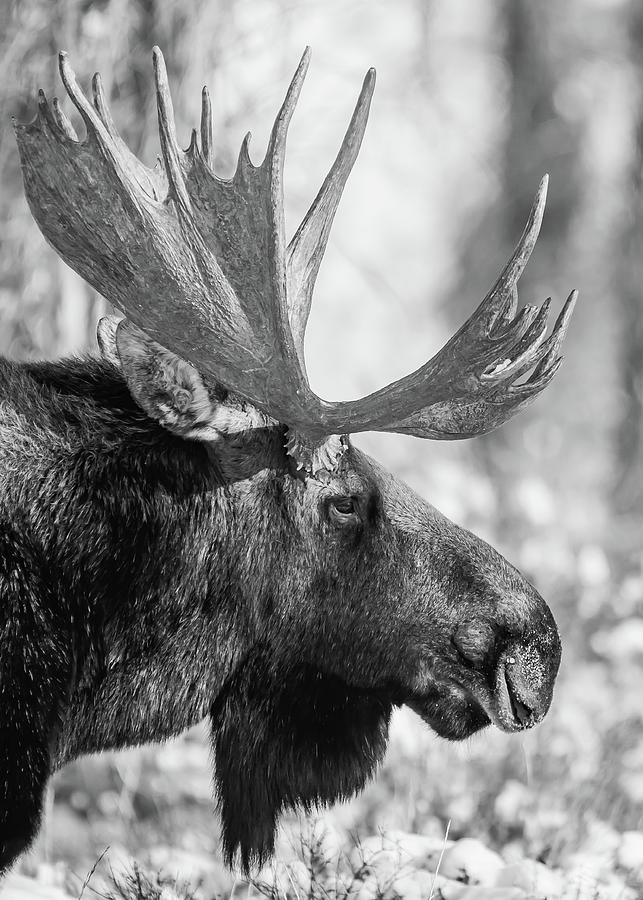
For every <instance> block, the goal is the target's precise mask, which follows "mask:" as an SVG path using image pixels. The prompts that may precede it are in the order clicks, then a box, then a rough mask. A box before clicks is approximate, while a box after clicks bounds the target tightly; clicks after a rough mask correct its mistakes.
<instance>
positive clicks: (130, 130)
mask: <svg viewBox="0 0 643 900" xmlns="http://www.w3.org/2000/svg"><path fill="white" fill-rule="evenodd" d="M308 43H309V44H311V45H312V46H313V51H314V52H313V64H312V67H311V71H310V73H309V76H308V79H307V83H306V86H305V87H304V91H303V94H302V97H301V99H300V102H299V106H298V109H297V112H296V114H295V117H294V120H293V123H292V127H291V132H290V137H289V152H288V157H287V164H286V176H285V177H286V200H287V217H288V218H287V223H288V226H289V231H290V232H291V233H292V231H293V230H294V228H295V227H296V225H297V224H298V222H299V221H300V220H301V218H302V216H303V214H304V213H305V210H306V209H307V206H308V204H309V203H310V201H311V200H312V198H313V197H314V195H315V193H316V191H317V189H318V187H319V185H320V184H321V181H322V179H323V177H324V175H325V172H326V170H327V168H328V167H329V165H330V163H331V162H332V160H333V158H334V155H335V152H336V150H337V148H338V146H339V143H340V140H341V137H342V135H343V132H344V129H345V127H346V124H347V122H348V119H349V117H350V113H351V110H352V105H353V103H354V102H355V99H356V97H357V94H358V91H359V87H360V85H361V80H362V77H363V74H364V72H365V71H366V69H367V68H368V67H369V66H371V65H373V66H376V67H377V69H378V87H377V90H376V94H375V100H374V105H373V109H372V113H371V120H370V124H369V128H368V129H367V133H366V138H365V141H364V144H363V148H362V151H361V154H360V158H359V161H358V163H357V165H356V167H355V171H354V172H353V174H352V175H351V178H350V180H349V183H348V187H347V189H346V192H345V196H344V199H343V201H342V204H341V206H340V210H339V213H338V216H337V220H336V224H335V226H334V230H333V235H332V237H331V241H330V245H329V249H328V252H327V255H326V258H325V262H324V265H323V267H322V271H321V274H320V278H319V281H318V287H317V290H316V299H315V304H314V306H313V312H312V315H311V321H310V324H309V328H308V340H307V359H308V369H309V375H310V378H311V382H312V386H313V388H314V389H315V390H316V391H317V392H318V393H319V394H321V396H324V397H327V398H328V399H342V398H348V397H353V396H358V395H363V394H365V393H367V392H369V391H371V390H374V389H376V388H377V387H379V386H381V385H383V384H385V383H387V382H390V381H392V380H393V379H395V378H397V377H399V376H401V375H403V374H405V373H407V372H409V371H411V370H412V369H413V368H415V367H416V366H418V365H420V364H421V363H422V362H424V361H425V360H426V359H427V358H428V357H429V355H432V353H433V352H435V351H436V350H437V349H438V348H439V347H440V346H441V344H442V343H443V342H444V340H445V339H446V338H447V337H448V336H449V334H450V333H451V332H452V331H453V330H455V328H456V327H458V326H459V325H460V324H461V323H462V321H463V320H464V319H465V318H466V317H467V316H468V315H469V314H470V312H471V311H472V310H473V309H474V307H475V306H476V305H477V304H478V302H479V301H480V300H481V299H482V297H483V295H484V294H485V293H486V291H487V289H488V288H489V286H490V285H491V284H492V283H493V281H494V280H495V278H496V276H497V274H498V272H499V271H500V269H501V267H502V265H503V264H504V262H505V260H506V259H507V258H508V256H509V254H510V252H511V250H512V248H513V246H514V244H515V242H516V241H517V239H518V236H519V234H520V232H521V230H522V227H523V224H524V222H525V219H526V216H527V213H528V210H529V206H530V203H531V199H532V197H533V194H534V193H535V191H536V188H537V185H538V182H539V180H540V178H541V176H542V175H543V174H544V173H545V172H549V173H550V176H551V180H550V192H549V202H548V209H547V213H546V215H545V221H544V225H543V229H542V233H541V237H540V239H539V243H538V245H537V248H536V251H535V253H534V256H533V258H532V261H531V262H530V264H529V267H528V269H527V271H526V273H525V275H524V276H523V279H522V281H521V285H520V287H521V298H522V301H523V302H530V303H531V302H541V301H542V300H543V299H544V298H545V297H546V296H548V295H552V296H553V297H554V300H555V303H556V304H558V305H559V306H560V305H561V304H562V301H563V300H564V298H565V296H566V295H567V294H568V292H569V291H570V290H571V289H572V288H578V289H579V290H580V294H581V297H580V302H579V305H578V307H577V311H576V313H575V316H574V319H573V321H572V325H571V328H570V334H569V337H568V340H567V344H566V359H565V363H564V365H563V367H562V369H561V371H560V373H559V374H558V375H557V377H556V379H555V381H554V382H553V384H552V386H551V387H550V388H549V389H548V390H547V391H546V393H545V394H544V396H543V397H541V398H540V399H539V400H538V401H537V402H536V403H535V404H534V406H533V407H532V408H531V409H530V410H529V411H528V412H527V413H524V414H522V415H520V416H518V417H517V418H516V419H514V420H512V421H511V422H510V423H509V424H508V425H507V426H505V427H504V428H503V429H501V430H500V431H499V432H497V433H495V434H492V435H490V436H488V437H485V438H481V439H478V440H475V441H472V442H468V443H462V444H447V443H445V444H430V443H428V442H423V441H419V440H416V439H413V438H402V437H399V436H382V435H366V436H364V437H360V438H359V439H358V441H357V443H358V444H359V445H360V446H362V447H364V448H366V449H367V450H368V451H369V452H371V453H373V454H374V455H375V456H377V457H378V458H379V459H380V460H381V461H382V462H383V463H384V464H385V465H387V466H388V467H389V468H391V469H392V470H393V471H394V472H395V473H396V474H398V475H400V476H402V477H403V478H405V479H406V480H407V481H408V482H409V483H410V484H412V485H413V486H414V487H415V488H416V489H417V490H418V491H419V492H420V493H421V494H422V495H423V496H425V497H427V498H428V499H430V500H431V502H433V503H434V504H435V505H436V506H438V507H439V508H440V509H441V510H442V511H443V512H444V513H446V514H447V515H449V516H450V517H451V518H453V519H455V520H456V521H458V522H459V523H461V524H464V525H466V526H467V527H470V528H471V529H472V530H474V531H476V532H477V533H479V534H481V535H482V536H484V537H485V538H486V539H488V540H489V541H490V542H492V543H493V544H494V545H495V546H497V547H498V548H499V549H500V550H501V551H502V552H503V553H504V554H505V555H506V556H508V558H509V559H510V560H511V561H512V562H514V563H515V564H517V565H518V566H519V567H520V568H522V570H523V571H524V572H525V573H526V574H527V575H528V577H529V578H530V579H531V580H532V581H533V582H534V583H535V584H536V585H537V586H538V588H539V590H540V591H541V593H543V595H544V596H545V597H546V598H547V600H548V602H549V603H550V605H551V606H552V609H553V610H554V613H555V615H556V617H557V619H558V621H559V623H560V626H561V631H562V633H563V641H564V647H565V653H564V660H563V665H562V669H561V676H560V683H559V688H558V690H557V694H556V697H555V702H554V706H553V708H552V712H551V713H550V715H549V717H548V719H547V721H546V722H545V723H544V724H543V725H542V726H541V727H540V728H539V729H537V730H536V732H534V733H530V734H528V735H525V736H524V737H520V738H508V737H507V736H506V735H500V734H497V733H491V732H490V733H488V734H484V735H482V736H480V737H477V738H476V739H475V740H472V741H471V742H469V743H468V744H467V745H466V746H464V747H462V746H459V747H452V746H447V745H445V744H443V743H442V742H440V741H438V740H437V739H436V738H434V737H433V736H432V735H430V734H429V733H428V732H427V731H426V729H424V728H422V727H420V726H419V724H418V723H416V722H415V720H414V719H413V717H412V716H410V715H406V714H400V715H399V716H398V717H397V719H396V721H395V725H394V729H393V740H392V747H391V751H390V753H389V757H388V762H387V765H386V767H385V769H384V771H383V773H382V774H381V776H380V778H379V780H378V781H377V782H376V783H375V784H374V785H372V786H371V787H370V788H369V790H368V791H367V792H366V793H365V794H364V795H363V796H362V797H361V798H359V799H358V800H356V801H355V802H354V803H352V804H348V805H346V806H345V807H342V808H339V809H336V810H334V811H333V812H332V813H331V814H330V816H329V818H328V820H327V821H329V822H331V823H333V827H335V828H336V829H338V832H339V833H341V834H344V833H345V832H346V831H347V830H350V829H353V830H354V831H356V832H359V833H362V834H367V833H373V831H375V830H377V829H378V828H380V827H381V828H394V829H395V828H400V829H404V830H407V831H411V830H413V831H417V832H422V833H427V834H428V833H430V832H432V831H435V832H436V833H442V832H443V830H444V828H445V824H446V822H447V821H448V820H450V821H451V826H450V827H451V836H456V837H457V836H460V835H465V834H468V835H472V836H477V837H481V838H482V839H483V840H484V841H485V842H487V843H488V844H490V845H491V846H494V847H496V848H502V849H503V852H504V853H505V855H509V856H511V854H512V853H514V854H520V853H526V854H529V855H531V856H532V857H534V858H539V859H542V860H545V861H547V862H548V863H550V864H552V865H556V866H563V867H565V866H566V867H573V866H574V865H576V864H578V861H579V859H580V860H585V863H586V864H587V865H593V866H594V867H595V868H597V867H598V868H600V867H601V866H602V867H604V868H605V870H606V871H607V870H608V869H611V870H613V869H614V867H616V868H618V865H621V866H625V863H623V860H622V859H621V862H620V863H619V862H618V859H617V858H616V856H615V853H616V849H615V848H618V846H620V844H619V841H621V840H622V838H621V835H622V834H623V832H641V831H643V728H642V727H641V726H642V724H643V699H642V694H641V687H640V686H641V684H643V679H642V671H641V670H642V668H643V618H642V617H641V613H642V612H643V572H642V565H643V555H642V554H643V541H642V540H641V536H642V525H641V523H643V405H642V399H643V3H641V2H640V0H567V2H566V3H564V4H556V3H549V2H547V0H476V2H475V3H471V2H469V0H398V2H397V3H395V4H393V3H391V2H385V0H325V2H321V0H300V2H295V0H235V2H233V0H1V2H0V123H1V127H0V183H1V186H2V187H1V190H0V218H1V225H0V325H1V327H0V352H1V353H3V354H6V355H10V356H13V357H16V358H23V359H26V358H39V357H51V356H57V355H60V354H68V353H77V352H81V351H85V350H87V349H94V348H95V338H94V334H95V326H96V321H97V319H98V316H99V315H100V314H101V313H102V312H103V310H104V301H103V300H102V299H101V298H100V297H98V296H97V295H96V294H95V293H93V292H92V291H91V290H90V289H89V288H88V287H87V286H85V285H84V284H83V283H82V282H80V281H79V279H78V278H77V277H76V276H75V275H74V274H73V273H72V272H71V271H70V270H69V269H68V268H67V267H66V266H65V265H64V264H63V263H61V262H60V261H59V260H58V258H57V257H56V256H55V254H54V253H53V251H51V250H50V249H49V248H48V247H47V246H46V245H45V243H44V241H43V239H42V237H41V235H40V233H39V231H38V229H37V228H36V226H35V224H34V222H33V221H32V219H31V216H30V214H29V211H28V209H27V205H26V203H25V200H24V197H23V192H22V182H21V177H20V171H19V163H18V154H17V150H16V146H15V141H14V138H13V133H12V128H11V121H10V116H11V115H13V116H15V117H16V118H17V119H18V120H21V121H26V120H29V119H31V118H32V117H33V116H34V115H35V109H36V105H35V97H36V92H37V89H38V87H43V88H44V89H45V91H46V92H47V94H48V95H50V96H51V95H53V94H55V93H58V95H59V96H60V95H61V92H63V89H62V86H61V84H60V81H59V78H58V74H57V60H56V52H57V50H58V49H60V48H63V49H67V50H68V51H69V54H70V57H71V61H72V64H73V66H74V68H75V70H76V72H77V75H78V78H79V80H80V82H81V84H83V85H84V86H85V87H86V88H87V89H89V82H90V78H91V75H92V74H93V72H94V71H95V70H100V71H101V73H102V75H103V78H104V82H105V86H106V92H107V95H108V97H109V98H110V102H111V109H112V113H113V116H114V119H115V121H116V123H117V126H118V128H119V130H120V132H121V134H122V135H123V137H124V138H125V140H126V142H127V143H128V144H129V146H130V147H131V148H132V149H133V150H134V152H135V153H137V154H138V155H139V156H140V157H141V158H142V159H143V160H144V161H145V162H146V163H147V164H148V165H151V164H152V163H153V162H154V159H155V156H156V154H157V152H158V136H157V132H156V110H155V98H154V92H153V77H152V67H151V56H150V53H151V48H152V46H153V44H159V46H160V47H161V48H162V49H163V51H164V53H165V58H166V61H167V64H168V70H169V75H170V83H171V86H172V90H173V97H174V105H175V110H176V117H177V126H178V132H179V136H180V137H182V139H183V142H184V144H185V145H187V143H188V139H189V133H190V128H191V127H192V126H193V125H195V124H197V122H198V115H199V109H200V89H201V86H202V84H203V83H207V84H208V85H209V88H210V92H211V95H212V98H213V106H214V115H215V141H216V144H215V153H216V169H217V172H218V173H219V174H221V175H229V174H231V172H232V169H233V166H234V163H235V160H236V156H237V153H238V148H239V146H240V142H241V138H242V137H243V135H244V133H245V132H246V131H247V130H248V128H250V129H252V132H253V140H252V144H251V155H253V154H254V155H253V159H254V161H255V162H258V161H259V160H260V159H261V158H262V156H263V150H264V148H265V144H266V140H267V136H268V133H269V129H270V126H271V124H272V120H273V118H274V115H275V113H276V111H277V109H278V106H279V104H280V102H281V99H282V97H283V94H284V91H285V88H286V86H287V83H288V81H289V79H290V76H291V74H292V72H293V71H294V69H295V67H296V64H297V62H298V60H299V57H300V54H301V52H302V50H303V47H304V46H305V45H306V44H308ZM70 106H71V104H70V103H69V102H67V103H66V104H65V108H66V110H67V112H68V114H69V115H70V116H71V118H72V119H74V116H73V113H72V110H71V109H70ZM74 121H75V120H74ZM217 828H218V826H217V824H216V818H215V816H214V815H213V814H212V802H211V799H210V788H209V776H208V753H207V748H206V745H205V742H204V740H203V738H202V735H201V733H200V731H199V730H198V729H197V730H196V731H194V732H192V733H190V735H188V736H187V737H186V738H184V739H182V740H180V741H177V742H174V743H171V744H168V745H166V746H165V747H163V748H161V749H155V750H153V749H149V750H148V749H145V750H138V751H128V752H127V753H123V754H119V755H113V756H103V757H100V758H93V759H89V760H85V761H81V762H80V763H78V764H76V765H74V766H71V767H69V768H68V769H66V770H65V771H64V772H62V773H60V774H59V776H57V778H56V780H55V782H54V788H53V790H52V792H51V797H50V809H49V813H48V819H47V823H46V826H45V829H44V831H43V835H42V837H41V839H40V843H39V845H38V847H37V848H36V851H35V853H34V854H33V855H32V856H31V857H30V858H29V859H28V860H27V861H26V862H23V863H22V865H23V867H24V868H26V869H29V868H30V867H31V868H34V867H36V866H37V865H39V864H41V863H42V862H43V861H46V862H49V863H54V862H56V861H60V860H64V861H66V863H67V864H69V865H70V866H71V867H72V869H73V870H74V871H75V872H77V873H79V874H80V875H81V877H82V875H83V874H84V873H85V872H86V871H87V869H88V868H89V866H91V864H92V861H93V860H95V859H96V857H97V856H98V854H99V853H101V852H102V851H103V850H104V849H105V847H107V846H108V845H109V846H110V848H111V850H110V853H111V854H112V860H114V859H116V856H117V855H118V853H119V852H120V853H123V854H124V853H126V852H127V853H133V854H135V855H137V856H138V857H139V858H140V859H142V858H144V857H145V858H149V859H150V860H151V862H152V864H153V865H158V866H163V865H169V866H170V867H174V870H176V871H178V870H182V869H181V866H182V865H183V863H182V862H181V860H183V861H184V863H185V866H186V867H187V868H188V869H189V871H190V872H191V873H192V874H194V870H195V867H196V869H198V870H199V871H200V872H201V874H202V875H203V877H204V878H206V880H207V878H209V877H212V878H214V877H215V876H214V875H212V871H211V870H212V866H215V868H216V865H217V864H216V863H214V862H213V861H212V860H213V859H214V858H215V856H216V853H217V852H218V851H217ZM295 828H296V823H295ZM642 841H643V835H642ZM160 848H165V849H160ZM155 854H156V855H155ZM159 854H160V855H159ZM164 854H165V855H164ZM146 855H147V856H146ZM588 859H591V860H592V862H591V863H590V862H587V860H588ZM185 860H187V861H188V862H185ZM615 860H616V862H615ZM585 863H583V864H585ZM639 864H640V867H641V868H640V871H639V870H637V871H638V874H632V872H633V871H634V870H633V869H632V870H631V871H630V870H628V872H626V873H625V874H624V875H623V877H624V878H625V879H627V878H629V879H630V881H631V880H632V878H638V877H639V876H640V875H641V873H643V851H642V853H641V859H640V861H639ZM199 866H201V867H202V870H203V871H201V869H199ZM208 866H209V867H210V868H208ZM190 867H192V868H190ZM626 868H627V866H626ZM217 871H219V870H218V869H217ZM208 873H210V874H208ZM217 877H220V878H221V879H223V880H224V881H225V878H226V877H227V876H225V875H223V874H222V873H221V872H219V875H218V876H217Z"/></svg>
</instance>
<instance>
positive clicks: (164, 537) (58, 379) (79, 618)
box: [0, 360, 285, 763]
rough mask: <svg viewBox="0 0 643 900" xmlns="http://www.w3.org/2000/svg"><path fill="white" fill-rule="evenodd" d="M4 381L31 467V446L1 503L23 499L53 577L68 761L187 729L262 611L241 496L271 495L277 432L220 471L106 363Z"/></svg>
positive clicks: (46, 571)
mask: <svg viewBox="0 0 643 900" xmlns="http://www.w3.org/2000/svg"><path fill="white" fill-rule="evenodd" d="M2 378H6V379H9V380H11V381H13V382H14V383H15V384H14V390H13V391H12V392H9V391H6V392H4V395H5V396H15V397H20V398H21V406H20V409H17V408H16V409H15V410H13V413H12V414H13V416H14V419H15V420H19V421H20V422H21V425H22V430H23V434H24V438H25V444H26V443H27V442H28V443H29V447H30V453H29V455H30V464H29V465H26V460H25V457H24V449H25V446H24V444H23V446H22V447H21V450H20V452H21V457H20V459H21V467H22V468H21V469H19V467H18V465H16V466H15V467H14V470H15V477H14V478H13V479H12V481H11V483H10V484H9V483H6V484H5V485H4V487H3V491H4V493H5V496H4V497H1V498H0V499H2V502H3V505H6V506H8V508H9V514H10V515H11V507H12V506H13V507H14V508H16V509H17V508H18V502H19V501H18V496H20V503H21V505H22V509H23V510H24V509H25V508H27V509H28V510H29V519H30V522H29V528H30V532H31V534H32V538H33V544H34V548H35V556H36V560H35V561H36V563H37V565H38V566H39V567H41V569H42V578H43V580H48V581H49V583H50V584H52V585H57V586H59V589H58V591H57V592H56V595H55V596H52V598H51V603H52V605H54V606H55V607H56V608H55V615H56V618H57V620H58V621H60V624H61V627H62V629H63V631H64V633H65V634H67V635H68V636H69V640H70V642H72V643H73V647H72V648H71V649H72V656H73V659H74V671H73V672H71V673H70V701H71V703H70V706H69V709H68V712H67V713H66V714H65V717H64V721H63V722H62V723H61V733H60V737H59V741H58V757H59V762H60V763H62V762H64V761H65V760H67V759H69V758H73V757H75V756H77V755H78V754H79V753H81V752H88V751H94V750H102V749H106V748H108V747H118V746H124V745H131V744H136V743H142V742H145V741H149V740H153V739H159V738H163V737H165V736H168V735H169V734H176V733H179V732H180V731H182V730H183V729H184V728H186V727H188V726H189V725H191V724H193V723H195V722H197V721H199V720H200V719H202V718H203V717H204V716H205V715H206V714H207V712H208V709H209V707H210V705H211V704H212V702H213V700H214V699H215V698H216V697H217V694H218V692H219V691H220V689H221V686H222V685H223V684H224V683H225V681H226V679H227V678H229V677H230V675H231V674H232V673H233V672H234V670H235V668H236V666H237V665H238V664H239V663H240V662H241V661H242V660H243V658H244V655H245V654H246V653H247V649H248V648H247V644H246V638H248V635H249V632H250V629H251V627H252V618H253V616H255V615H256V610H253V609H252V608H251V605H250V603H249V598H248V597H244V595H243V589H242V586H241V588H240V577H239V573H238V572H236V571H234V567H235V565H236V563H237V561H238V560H239V559H241V558H246V557H248V558H249V559H252V554H251V553H249V552H248V551H249V545H248V542H249V540H250V538H249V527H250V524H251V523H250V522H247V521H245V518H244V516H245V515H246V512H245V507H246V506H248V504H247V503H244V497H245V496H246V495H247V494H248V493H249V481H250V479H252V483H253V491H256V490H257V485H259V487H260V485H261V481H262V480H263V481H264V482H265V484H266V485H267V487H266V490H270V491H272V492H273V493H274V491H275V490H278V487H276V486H275V481H276V480H275V473H274V470H272V469H269V468H268V471H267V472H266V473H265V475H264V477H263V479H262V475H261V466H262V464H263V465H266V466H269V464H270V463H271V451H274V450H275V448H279V446H280V442H282V441H283V436H282V435H281V434H280V433H278V432H277V431H276V430H274V429H265V430H263V432H264V433H263V434H260V435H258V436H255V445H257V447H256V453H255V454H251V455H248V454H247V453H244V452H243V446H242V445H243V443H244V437H243V436H239V438H238V444H239V446H238V450H237V453H236V454H235V453H231V454H230V456H231V459H232V463H231V465H230V466H228V467H227V470H226V471H225V472H224V471H223V470H222V467H221V466H220V465H219V463H218V461H217V458H216V455H215V454H213V453H212V452H210V451H209V450H208V449H207V448H206V447H204V446H202V445H199V444H197V443H195V442H191V441H184V440H180V439H178V438H175V437H173V436H172V435H170V434H169V433H168V432H166V431H165V430H163V429H161V428H160V427H158V426H157V425H156V424H155V423H154V422H152V421H151V420H150V419H148V418H147V417H145V416H144V415H143V414H142V413H141V412H140V411H139V410H138V408H137V407H136V406H135V404H134V403H133V401H132V399H131V397H130V395H129V392H128V391H127V388H126V387H125V385H124V383H123V381H122V379H121V377H120V375H119V374H118V373H117V372H116V370H114V369H113V368H112V367H110V366H107V365H104V364H100V363H97V362H96V361H93V360H86V361H83V362H79V361H73V362H68V363H65V362H62V363H57V364H28V365H24V366H18V365H15V364H11V363H5V362H0V379H2ZM18 387H19V390H16V388H18ZM43 398H46V400H47V402H46V403H43V402H42V401H43ZM9 414H10V411H5V413H4V415H5V416H6V415H9ZM43 417H44V418H43ZM0 425H1V420H0ZM1 436H2V431H1V429H0V438H1ZM14 443H15V435H14ZM5 449H6V450H7V452H8V453H9V454H10V449H11V448H3V452H4V451H5ZM273 455H274V457H275V458H277V453H276V452H274V453H273ZM281 456H282V457H283V453H282V454H281ZM262 460H263V463H262ZM284 475H285V472H284ZM25 499H26V500H27V503H25ZM266 508H269V505H268V507H265V506H264V507H263V508H262V514H263V518H264V523H265V525H266V528H269V522H268V521H267V520H266V518H265V509H266ZM251 512H252V510H251V509H250V508H249V509H248V512H247V514H248V515H251ZM254 533H255V531H254V530H253V535H254ZM78 622H84V623H85V628H84V629H79V628H78V626H77V623H78ZM73 623H76V624H75V625H73ZM82 634H87V635H91V637H88V638H87V640H84V639H83V638H82V637H81V635H82Z"/></svg>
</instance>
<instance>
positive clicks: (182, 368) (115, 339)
mask: <svg viewBox="0 0 643 900" xmlns="http://www.w3.org/2000/svg"><path fill="white" fill-rule="evenodd" d="M97 339H98V345H99V348H100V351H101V353H102V355H103V357H104V358H105V359H107V360H108V361H110V362H112V363H113V364H114V365H116V366H118V367H119V368H120V369H121V371H122V373H123V375H124V377H125V381H126V382H127V386H128V388H129V390H130V393H131V395H132V397H133V398H134V400H135V401H136V402H137V403H138V405H139V406H140V407H141V409H142V410H144V412H146V413H147V415H148V416H150V417H151V418H152V419H156V421H157V422H159V423H160V424H161V425H162V426H163V427H164V428H167V429H168V431H171V432H173V433H174V434H177V435H179V436H180V437H184V438H191V439H192V440H200V441H216V440H219V439H220V437H221V435H222V434H227V433H230V432H235V431H240V430H243V429H244V428H248V427H249V421H248V415H247V414H246V413H245V412H244V411H242V410H241V409H240V408H239V407H238V406H237V405H236V404H227V403H221V402H217V400H216V399H215V398H214V397H211V395H210V393H209V391H208V388H207V387H206V385H205V383H204V381H203V379H202V378H201V376H200V375H199V373H198V372H197V370H196V369H195V368H194V367H193V366H191V365H190V363H187V362H186V361H185V360H184V359H181V357H180V356H177V355H176V354H175V353H172V352H171V351H170V350H166V348H165V347H163V346H161V344H158V343H157V342H156V341H153V340H152V339H151V338H149V337H148V336H147V335H146V334H145V332H143V331H141V329H140V328H138V326H137V325H134V323H133V322H130V321H128V320H127V319H119V318H117V317H115V316H106V317H105V318H103V319H101V320H100V322H99V323H98V331H97Z"/></svg>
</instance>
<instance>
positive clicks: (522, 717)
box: [507, 681, 532, 725]
mask: <svg viewBox="0 0 643 900" xmlns="http://www.w3.org/2000/svg"><path fill="white" fill-rule="evenodd" d="M507 692H508V694H509V701H510V703H511V711H512V713H513V715H514V719H516V721H518V722H520V724H521V725H528V724H529V723H530V722H531V720H532V710H531V709H529V707H528V706H526V705H525V704H524V703H523V702H522V700H520V699H519V698H518V696H517V695H516V693H515V691H514V690H513V688H512V686H511V684H510V683H509V681H507Z"/></svg>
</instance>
